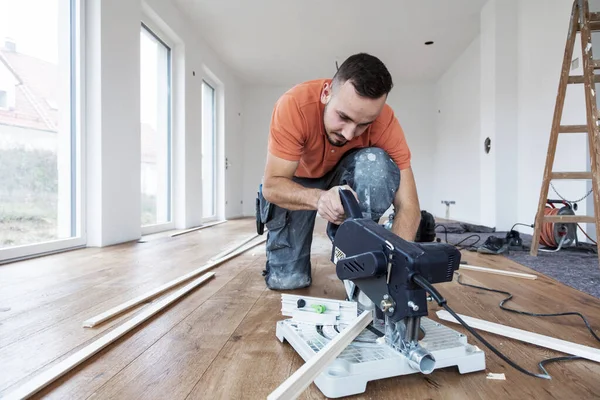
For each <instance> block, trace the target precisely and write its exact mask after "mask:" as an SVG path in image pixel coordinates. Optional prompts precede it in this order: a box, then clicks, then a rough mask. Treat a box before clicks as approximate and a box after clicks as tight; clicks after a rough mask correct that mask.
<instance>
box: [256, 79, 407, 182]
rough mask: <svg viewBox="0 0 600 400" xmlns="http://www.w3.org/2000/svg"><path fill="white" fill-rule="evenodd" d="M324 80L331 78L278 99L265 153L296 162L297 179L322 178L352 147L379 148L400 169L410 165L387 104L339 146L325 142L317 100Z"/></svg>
mask: <svg viewBox="0 0 600 400" xmlns="http://www.w3.org/2000/svg"><path fill="white" fill-rule="evenodd" d="M326 82H331V79H320V80H313V81H309V82H305V83H301V84H299V85H296V86H294V87H293V88H291V89H290V90H288V91H287V92H286V93H284V94H283V95H282V96H281V97H280V98H279V100H278V101H277V103H276V104H275V107H274V110H273V114H272V116H271V129H270V134H269V144H268V149H269V152H271V154H273V155H275V156H277V157H279V158H283V159H285V160H289V161H299V163H298V168H297V170H296V173H295V175H296V176H297V177H300V178H320V177H322V176H323V175H325V174H326V173H327V172H329V171H330V170H331V169H332V168H333V167H334V166H335V165H336V164H337V163H338V161H339V160H340V159H341V158H342V156H343V155H344V153H346V152H347V151H348V150H350V149H354V148H365V147H379V148H381V149H383V150H385V151H386V152H387V153H388V154H389V155H390V157H392V159H393V160H394V161H395V162H396V164H397V165H398V168H400V170H402V169H406V168H408V167H410V160H411V152H410V149H409V147H408V144H407V142H406V138H405V137H404V131H403V130H402V127H401V126H400V124H399V122H398V120H397V118H396V117H395V115H394V112H393V111H392V109H391V107H390V106H389V105H387V104H385V106H384V108H383V110H382V112H381V114H380V115H379V117H377V119H376V120H375V121H374V122H373V123H372V124H371V125H370V126H369V127H368V128H367V129H366V130H365V132H363V133H362V134H361V135H360V136H358V137H355V138H353V139H352V140H350V141H348V142H347V143H346V144H345V145H344V146H342V147H336V146H333V145H331V143H329V141H328V140H327V137H326V135H325V127H324V125H323V111H324V109H325V105H324V104H323V103H321V91H322V89H323V86H324V84H325V83H326Z"/></svg>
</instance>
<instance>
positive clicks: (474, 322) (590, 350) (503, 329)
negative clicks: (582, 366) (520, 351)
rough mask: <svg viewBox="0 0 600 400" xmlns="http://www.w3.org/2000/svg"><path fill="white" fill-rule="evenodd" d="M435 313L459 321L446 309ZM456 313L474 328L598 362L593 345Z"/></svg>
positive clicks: (599, 360)
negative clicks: (585, 344)
mask: <svg viewBox="0 0 600 400" xmlns="http://www.w3.org/2000/svg"><path fill="white" fill-rule="evenodd" d="M436 314H437V316H438V318H440V319H442V320H444V321H449V322H454V323H457V324H459V322H458V321H457V320H456V319H455V318H454V317H453V316H452V314H450V313H449V312H448V311H446V310H440V311H438V312H437V313H436ZM457 315H458V316H459V317H460V318H461V319H462V320H463V321H465V322H466V323H467V325H469V326H470V327H471V328H474V329H479V330H482V331H485V332H490V333H495V334H497V335H500V336H505V337H509V338H511V339H516V340H520V341H522V342H525V343H531V344H535V345H536V346H540V347H545V348H547V349H552V350H556V351H560V352H563V353H567V354H571V355H574V356H579V357H582V358H586V359H588V360H592V361H596V362H600V349H596V348H594V347H590V346H584V345H581V344H577V343H573V342H568V341H566V340H561V339H556V338H553V337H551V336H545V335H540V334H538V333H534V332H529V331H525V330H522V329H517V328H511V327H510V326H506V325H501V324H497V323H495V322H489V321H485V320H483V319H477V318H473V317H468V316H466V315H462V314H457Z"/></svg>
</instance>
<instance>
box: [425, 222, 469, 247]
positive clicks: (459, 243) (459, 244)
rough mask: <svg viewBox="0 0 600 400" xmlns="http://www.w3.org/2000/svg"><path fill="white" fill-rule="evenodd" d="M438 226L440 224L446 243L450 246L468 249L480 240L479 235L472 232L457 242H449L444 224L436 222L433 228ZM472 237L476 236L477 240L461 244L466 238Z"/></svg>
mask: <svg viewBox="0 0 600 400" xmlns="http://www.w3.org/2000/svg"><path fill="white" fill-rule="evenodd" d="M438 226H441V227H442V228H444V236H445V237H444V240H445V241H446V243H448V244H451V245H452V246H456V247H459V248H461V250H462V249H468V248H476V247H475V245H476V244H477V243H479V241H480V240H481V236H479V235H475V234H473V235H470V236H467V237H466V238H464V239H462V240H461V241H460V242H458V243H450V242H448V228H446V226H445V225H442V224H436V225H435V227H434V228H433V229H437V227H438ZM472 237H474V238H477V240H475V242H473V243H471V244H469V245H464V246H461V245H462V244H463V243H464V242H465V241H466V240H468V239H471V238H472Z"/></svg>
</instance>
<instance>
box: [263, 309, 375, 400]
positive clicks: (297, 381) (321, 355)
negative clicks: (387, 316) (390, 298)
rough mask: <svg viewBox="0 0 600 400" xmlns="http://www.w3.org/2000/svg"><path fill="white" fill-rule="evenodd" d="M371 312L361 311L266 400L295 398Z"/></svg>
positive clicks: (358, 329)
mask: <svg viewBox="0 0 600 400" xmlns="http://www.w3.org/2000/svg"><path fill="white" fill-rule="evenodd" d="M372 320H373V314H372V313H371V311H369V310H366V311H363V313H362V314H361V315H359V316H358V318H356V319H355V320H354V321H353V322H352V324H351V325H348V327H346V328H345V329H344V330H343V331H342V332H340V334H339V335H337V336H336V337H334V338H333V339H332V340H331V341H330V342H329V343H327V344H326V345H325V347H323V348H322V349H321V350H320V351H319V352H318V353H317V354H315V355H314V356H313V357H311V358H310V359H309V360H308V361H307V362H306V363H304V365H302V367H300V368H299V369H298V370H296V372H294V373H293V374H292V375H291V376H290V377H289V378H287V379H286V380H285V381H284V382H283V383H282V384H281V385H280V386H279V387H278V388H277V389H275V390H274V391H273V392H271V394H269V396H267V400H276V399H278V400H279V399H285V400H288V399H296V398H298V397H299V396H300V395H301V394H302V392H304V390H305V389H306V388H307V387H308V386H310V384H311V383H312V382H313V381H314V380H315V379H316V378H317V377H318V376H319V374H320V373H321V372H322V371H323V370H324V369H325V368H326V367H327V366H328V365H329V364H330V363H331V362H332V361H333V360H335V358H336V357H337V356H339V355H340V354H341V353H342V351H344V349H345V348H346V347H347V346H348V345H349V344H350V343H352V341H353V340H354V339H355V338H356V337H357V336H358V335H359V334H360V333H361V332H362V331H363V329H365V328H366V327H367V325H369V324H370V323H371V321H372Z"/></svg>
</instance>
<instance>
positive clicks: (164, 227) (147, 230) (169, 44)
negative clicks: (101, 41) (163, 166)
mask: <svg viewBox="0 0 600 400" xmlns="http://www.w3.org/2000/svg"><path fill="white" fill-rule="evenodd" d="M157 25H158V24H156V23H155V22H154V20H153V18H152V17H151V16H150V15H148V14H147V13H146V12H145V11H144V12H142V18H141V23H140V29H146V31H147V32H148V33H149V34H150V35H151V36H154V38H155V39H156V40H157V41H158V42H160V43H161V44H162V45H164V46H165V47H166V48H167V50H168V64H167V70H168V73H169V77H168V123H167V127H168V133H167V135H168V143H169V145H168V150H167V151H168V160H169V161H168V173H167V176H168V189H169V196H168V200H167V201H168V204H169V209H168V213H169V221H168V222H164V223H157V224H151V225H141V224H140V229H141V234H142V236H143V235H151V234H154V233H159V232H164V231H168V230H172V229H175V207H174V203H175V202H174V192H175V191H174V186H175V185H174V181H175V179H174V173H173V171H174V164H175V161H174V139H173V138H174V123H173V120H174V118H173V98H174V96H173V88H174V84H175V82H174V79H173V78H174V76H173V71H174V62H173V61H174V57H173V55H174V49H175V43H174V42H173V41H172V40H171V39H170V38H169V36H168V35H166V34H165V33H164V32H163V30H161V29H160V28H159V27H158V26H157ZM140 141H141V131H140ZM140 143H141V142H140ZM140 174H141V171H140ZM140 178H141V176H140ZM140 197H141V192H140ZM140 218H141V210H140Z"/></svg>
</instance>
